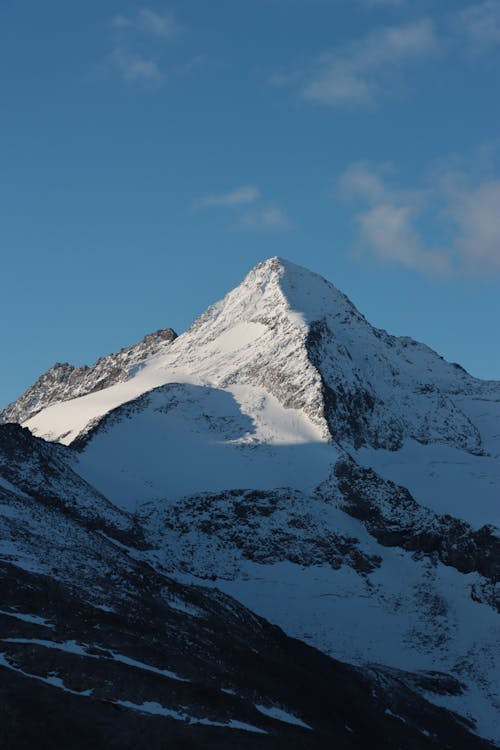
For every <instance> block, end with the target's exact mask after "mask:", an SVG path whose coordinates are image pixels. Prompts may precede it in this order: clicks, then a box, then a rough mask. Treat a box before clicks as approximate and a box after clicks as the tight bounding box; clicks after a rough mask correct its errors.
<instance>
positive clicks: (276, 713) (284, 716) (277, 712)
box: [255, 703, 312, 729]
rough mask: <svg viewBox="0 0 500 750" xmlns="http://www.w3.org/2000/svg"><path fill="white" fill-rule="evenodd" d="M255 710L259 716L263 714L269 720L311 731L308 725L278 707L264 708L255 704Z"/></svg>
mask: <svg viewBox="0 0 500 750" xmlns="http://www.w3.org/2000/svg"><path fill="white" fill-rule="evenodd" d="M255 708H256V709H257V711H260V713H261V714H265V715H266V716H269V717H270V718H271V719H276V720H277V721H283V722H285V724H293V725H294V726H297V727H303V728H304V729H312V727H310V726H309V724H306V723H305V722H304V721H302V719H299V718H298V717H297V716H294V714H291V713H289V712H288V711H285V709H284V708H280V707H278V706H264V705H262V704H261V703H258V704H256V705H255Z"/></svg>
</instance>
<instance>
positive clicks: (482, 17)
mask: <svg viewBox="0 0 500 750" xmlns="http://www.w3.org/2000/svg"><path fill="white" fill-rule="evenodd" d="M453 21H454V23H453V26H454V27H455V30H456V31H458V32H459V34H461V35H462V36H463V37H465V39H466V40H467V42H468V45H469V48H470V49H471V50H472V51H473V52H475V53H481V52H485V51H487V50H489V49H491V48H492V47H494V46H496V45H498V44H500V0H484V1H483V2H479V3H474V4H473V5H467V6H465V7H464V8H462V9H461V10H459V11H457V12H456V14H455V16H454V18H453Z"/></svg>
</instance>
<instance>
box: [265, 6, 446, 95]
mask: <svg viewBox="0 0 500 750" xmlns="http://www.w3.org/2000/svg"><path fill="white" fill-rule="evenodd" d="M438 51H439V42H438V37H437V33H436V30H435V27H434V23H433V21H432V20H431V19H429V18H423V19H421V20H419V21H415V22H413V23H410V24H407V25H401V26H388V27H383V28H380V29H378V30H376V31H373V32H371V33H370V34H368V35H367V36H365V37H364V38H362V39H359V40H357V41H355V42H352V43H350V44H348V45H347V46H344V47H342V48H340V49H337V50H334V51H333V52H329V53H326V54H324V55H322V56H321V57H320V58H319V59H318V60H317V62H316V64H315V65H313V66H312V68H311V69H309V70H307V71H299V72H295V73H292V74H291V75H281V76H280V75H274V76H271V79H270V81H271V83H273V84H275V85H292V86H293V85H295V86H296V87H297V88H298V93H299V96H300V97H301V98H302V99H305V100H309V101H313V102H317V103H319V104H325V105H330V106H336V107H353V106H354V107H359V106H371V105H373V104H374V102H375V101H376V100H377V98H378V97H379V96H380V95H381V94H382V93H383V92H384V90H385V89H386V88H387V86H388V82H389V81H390V79H391V76H392V75H393V74H394V72H395V71H397V70H399V69H400V68H401V67H402V66H403V65H405V64H408V63H411V62H415V61H420V60H426V59H428V58H429V57H431V56H433V55H435V54H436V53H437V52H438Z"/></svg>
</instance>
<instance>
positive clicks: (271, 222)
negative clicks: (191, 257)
mask: <svg viewBox="0 0 500 750" xmlns="http://www.w3.org/2000/svg"><path fill="white" fill-rule="evenodd" d="M192 208H193V209H195V210H196V209H211V208H225V209H229V210H231V212H232V213H231V215H232V217H233V218H234V217H236V221H237V226H238V227H239V228H241V229H258V230H273V231H277V230H280V231H283V230H289V229H293V226H294V225H293V222H292V220H291V219H290V217H289V216H288V215H287V213H286V212H285V211H284V210H283V209H281V208H278V207H277V206H275V205H273V204H270V203H269V202H266V201H264V199H263V196H262V193H261V190H260V189H259V188H258V187H257V186H256V185H241V186H239V187H236V188H234V189H233V190H230V191H229V192H227V193H208V194H207V195H203V196H201V198H197V199H196V200H195V201H194V202H193V205H192Z"/></svg>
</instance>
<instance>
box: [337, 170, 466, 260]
mask: <svg viewBox="0 0 500 750" xmlns="http://www.w3.org/2000/svg"><path fill="white" fill-rule="evenodd" d="M386 171H387V170H386ZM339 184H340V189H341V192H342V194H343V195H344V196H345V197H348V198H354V199H356V200H358V201H360V202H361V203H364V204H366V208H365V209H364V210H361V211H359V212H358V213H357V214H356V216H355V220H356V224H357V227H358V232H359V241H360V244H361V246H362V248H364V249H366V250H368V251H369V252H371V253H372V254H374V255H375V256H376V257H378V258H379V259H380V260H383V261H386V262H396V263H399V264H401V265H403V266H406V267H407V268H413V269H415V270H418V271H423V272H425V273H431V274H444V273H448V272H449V271H450V268H451V266H450V261H449V258H448V256H447V254H446V253H445V252H444V251H443V250H442V249H440V248H434V249H432V250H429V249H427V248H426V247H425V244H424V242H423V240H422V238H421V236H420V234H419V231H418V229H417V222H418V219H419V218H420V213H421V211H422V208H423V206H424V205H425V200H426V197H427V194H426V192H425V191H419V190H411V191H410V190H401V189H394V188H391V187H390V186H388V185H387V183H386V181H385V180H384V179H383V172H382V173H381V172H380V171H376V170H374V169H371V168H369V167H368V166H367V165H365V164H362V163H357V164H353V165H352V166H351V167H349V169H347V170H346V171H345V172H344V174H343V175H342V176H341V178H340V181H339Z"/></svg>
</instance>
